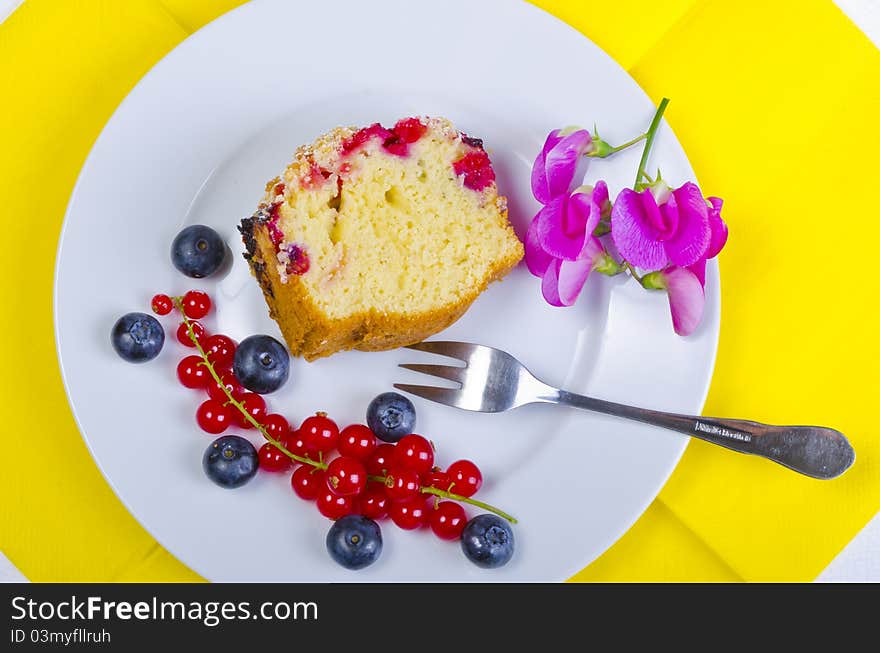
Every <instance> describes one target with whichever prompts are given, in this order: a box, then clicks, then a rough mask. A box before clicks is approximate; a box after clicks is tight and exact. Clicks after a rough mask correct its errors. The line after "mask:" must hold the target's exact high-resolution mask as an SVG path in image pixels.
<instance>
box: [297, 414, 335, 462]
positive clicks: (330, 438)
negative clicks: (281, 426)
mask: <svg viewBox="0 0 880 653" xmlns="http://www.w3.org/2000/svg"><path fill="white" fill-rule="evenodd" d="M299 435H300V437H302V439H303V442H305V445H306V447H307V448H308V449H310V450H312V451H315V452H319V451H320V452H321V453H327V452H328V451H332V450H333V449H335V448H336V443H337V442H338V441H339V427H338V426H336V422H334V421H333V420H332V419H330V418H329V417H327V413H317V414H316V415H312V416H311V417H307V418H306V419H305V420H304V421H303V423H302V424H301V425H300V427H299Z"/></svg>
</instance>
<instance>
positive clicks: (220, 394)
mask: <svg viewBox="0 0 880 653" xmlns="http://www.w3.org/2000/svg"><path fill="white" fill-rule="evenodd" d="M217 374H218V375H219V376H220V381H221V383H217V382H216V381H214V379H211V381H210V383H208V396H209V397H210V398H211V399H214V400H216V401H219V402H220V403H221V404H225V403H226V402H227V401H229V397H228V396H227V395H226V392H224V390H223V388H224V387H225V388H227V389H228V390H229V392H230V393H231V394H232V398H233V399H235V400H236V401H240V400H241V398H242V397H243V396H244V394H245V389H244V388H243V387H241V385H239V383H238V379H236V378H235V375H234V374H233V373H232V372H231V371H226V372H221V371H220V370H217Z"/></svg>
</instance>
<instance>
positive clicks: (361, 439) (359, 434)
mask: <svg viewBox="0 0 880 653" xmlns="http://www.w3.org/2000/svg"><path fill="white" fill-rule="evenodd" d="M337 449H338V450H339V453H340V455H342V456H351V457H352V458H357V459H358V460H361V461H366V460H367V459H368V458H369V457H370V454H372V453H373V451H374V450H375V449H376V436H375V435H373V432H372V431H371V430H370V428H369V427H368V426H364V425H363V424H352V425H350V426H346V427H345V428H344V429H342V432H341V433H340V434H339V443H338V445H337Z"/></svg>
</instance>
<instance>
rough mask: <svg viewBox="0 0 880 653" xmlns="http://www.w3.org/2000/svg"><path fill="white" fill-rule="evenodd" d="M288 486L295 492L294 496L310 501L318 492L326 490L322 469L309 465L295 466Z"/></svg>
mask: <svg viewBox="0 0 880 653" xmlns="http://www.w3.org/2000/svg"><path fill="white" fill-rule="evenodd" d="M290 486H291V487H292V488H293V491H294V492H296V496H298V497H299V498H300V499H305V500H306V501H312V500H314V499H315V498H316V497H317V496H318V493H320V492H326V491H327V484H326V483H325V482H324V471H323V470H321V469H318V468H317V467H312V466H311V465H301V466H300V467H297V468H296V471H295V472H293V475H292V476H291V477H290Z"/></svg>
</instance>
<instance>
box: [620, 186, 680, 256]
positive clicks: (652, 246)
mask: <svg viewBox="0 0 880 653" xmlns="http://www.w3.org/2000/svg"><path fill="white" fill-rule="evenodd" d="M653 201H654V198H653V196H652V195H651V193H650V191H646V195H644V194H640V193H637V192H635V191H634V190H631V189H629V188H624V189H623V190H622V191H620V194H619V195H618V196H617V199H616V200H614V206H613V207H612V208H611V237H612V238H613V239H614V244H615V246H616V247H617V251H618V252H620V255H621V256H623V258H625V259H626V260H627V261H629V262H630V263H632V264H633V265H635V266H637V267H640V268H642V269H643V270H648V271H652V272H653V271H654V270H661V269H663V268H664V267H666V264H667V263H668V262H669V259H668V257H667V255H666V249H665V248H664V246H663V243H662V242H661V241H659V240H657V231H656V229H655V228H654V227H653V224H652V223H654V222H656V219H655V217H649V216H648V214H647V211H646V206H647V207H648V209H650V208H651V203H652V202H653ZM653 210H654V211H656V212H657V213H658V215H659V210H658V209H657V205H656V204H654V205H653Z"/></svg>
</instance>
